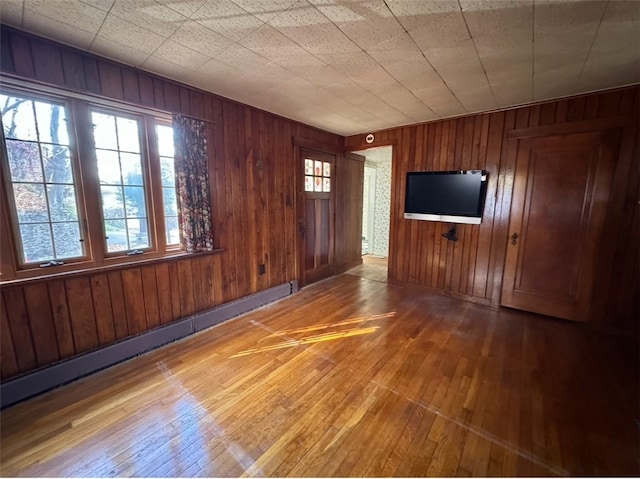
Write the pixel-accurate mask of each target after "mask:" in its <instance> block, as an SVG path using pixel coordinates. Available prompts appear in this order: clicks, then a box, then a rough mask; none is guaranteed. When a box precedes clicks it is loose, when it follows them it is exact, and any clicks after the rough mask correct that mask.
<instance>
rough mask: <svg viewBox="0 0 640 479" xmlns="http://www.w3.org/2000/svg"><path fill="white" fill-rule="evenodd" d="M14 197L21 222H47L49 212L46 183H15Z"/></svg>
mask: <svg viewBox="0 0 640 479" xmlns="http://www.w3.org/2000/svg"><path fill="white" fill-rule="evenodd" d="M13 197H14V198H15V202H16V212H17V213H18V222H20V223H47V222H48V221H49V212H48V210H47V198H46V196H45V194H44V185H42V184H36V183H15V184H14V185H13Z"/></svg>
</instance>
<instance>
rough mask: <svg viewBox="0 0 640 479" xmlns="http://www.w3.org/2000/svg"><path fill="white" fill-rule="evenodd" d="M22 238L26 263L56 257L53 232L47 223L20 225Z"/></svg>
mask: <svg viewBox="0 0 640 479" xmlns="http://www.w3.org/2000/svg"><path fill="white" fill-rule="evenodd" d="M20 237H21V238H22V253H23V255H24V261H25V263H31V262H32V261H45V260H50V259H51V258H53V257H54V255H53V242H52V241H51V231H50V230H49V225H48V224H47V223H44V224H43V223H38V224H31V225H20Z"/></svg>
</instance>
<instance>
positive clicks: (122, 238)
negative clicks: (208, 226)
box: [104, 220, 129, 252]
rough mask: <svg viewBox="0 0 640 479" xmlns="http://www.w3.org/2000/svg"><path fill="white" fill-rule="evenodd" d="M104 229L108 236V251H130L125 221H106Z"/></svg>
mask: <svg viewBox="0 0 640 479" xmlns="http://www.w3.org/2000/svg"><path fill="white" fill-rule="evenodd" d="M104 229H105V232H106V235H107V236H106V239H107V251H109V252H113V251H126V250H128V249H129V243H128V241H127V228H126V226H125V222H124V220H105V222H104Z"/></svg>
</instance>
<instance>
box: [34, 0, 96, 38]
mask: <svg viewBox="0 0 640 479" xmlns="http://www.w3.org/2000/svg"><path fill="white" fill-rule="evenodd" d="M24 6H25V11H24V15H25V16H28V15H29V14H30V13H32V12H33V13H36V14H38V15H41V16H43V17H48V18H51V19H53V20H57V21H58V22H60V23H64V24H66V25H69V26H71V27H73V28H78V26H79V25H82V30H85V31H87V32H93V33H95V32H97V31H98V29H99V28H100V25H102V22H103V21H104V18H105V15H106V13H105V12H104V11H102V10H100V9H98V8H95V7H92V6H90V5H87V4H84V3H80V2H75V1H72V0H57V1H55V2H52V1H49V0H25V4H24ZM23 21H24V19H23Z"/></svg>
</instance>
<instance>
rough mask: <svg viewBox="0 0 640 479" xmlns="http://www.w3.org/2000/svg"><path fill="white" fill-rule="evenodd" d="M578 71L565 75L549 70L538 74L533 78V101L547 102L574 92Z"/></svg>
mask: <svg viewBox="0 0 640 479" xmlns="http://www.w3.org/2000/svg"><path fill="white" fill-rule="evenodd" d="M579 75H580V70H578V71H577V72H575V71H569V72H567V73H564V72H558V71H554V70H549V71H546V72H541V73H538V74H536V75H535V76H534V78H533V100H534V101H540V100H549V99H552V98H558V97H561V96H566V95H567V92H568V91H571V92H572V91H574V90H575V87H576V83H577V81H578V76H579Z"/></svg>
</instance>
